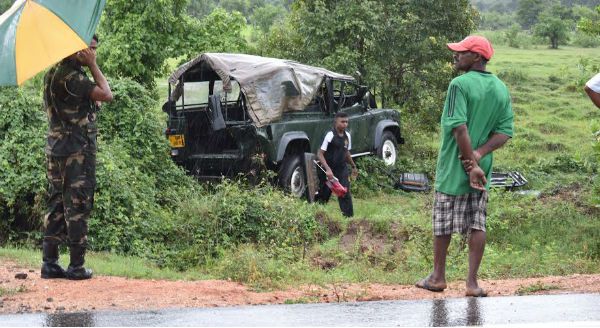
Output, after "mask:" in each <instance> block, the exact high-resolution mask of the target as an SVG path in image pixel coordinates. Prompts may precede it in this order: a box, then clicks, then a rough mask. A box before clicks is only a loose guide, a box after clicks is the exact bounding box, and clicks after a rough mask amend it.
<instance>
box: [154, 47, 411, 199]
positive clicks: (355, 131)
mask: <svg viewBox="0 0 600 328" xmlns="http://www.w3.org/2000/svg"><path fill="white" fill-rule="evenodd" d="M163 110H164V111H165V112H167V113H168V126H167V129H166V130H165V134H166V135H167V138H168V139H169V142H170V144H171V156H172V158H173V160H174V161H175V162H177V163H179V164H181V165H182V166H184V167H185V168H186V169H187V170H188V172H190V173H191V174H194V175H196V176H198V177H203V178H209V177H221V176H231V175H235V174H237V173H240V172H241V173H245V174H256V172H257V171H258V170H259V169H260V168H267V169H270V170H273V171H275V172H277V173H278V182H279V184H280V185H281V186H282V187H284V188H285V189H286V190H288V191H290V192H291V193H292V194H294V195H297V196H302V195H304V194H305V193H306V190H307V177H306V176H307V175H306V172H307V169H306V166H305V163H304V162H305V160H304V158H305V153H312V154H315V153H316V152H317V150H318V149H319V147H320V145H321V142H322V141H323V138H324V137H325V134H326V133H327V132H328V131H330V130H331V129H332V123H333V117H334V115H335V113H336V112H338V111H342V112H346V113H348V115H349V128H348V130H349V132H350V134H351V137H352V149H350V152H351V154H352V156H353V157H358V156H364V155H370V154H377V155H378V156H380V157H381V158H382V159H383V160H384V161H385V163H386V164H388V165H393V164H394V163H395V162H396V156H397V144H398V143H403V138H402V134H401V131H400V113H399V112H398V111H396V110H392V109H376V103H375V101H374V98H373V96H372V95H371V93H370V92H369V91H368V89H367V87H365V86H361V85H359V84H358V83H357V82H356V80H355V79H354V78H353V77H351V76H347V75H342V74H338V73H334V72H331V71H328V70H326V69H323V68H319V67H312V66H308V65H303V64H300V63H297V62H294V61H289V60H282V59H274V58H265V57H258V56H250V55H242V54H221V53H205V54H202V55H200V56H199V57H197V58H196V59H193V60H191V61H189V62H188V63H186V64H184V65H182V66H180V67H179V68H178V69H177V70H176V71H175V72H174V73H173V74H172V75H171V76H170V78H169V98H168V101H167V102H166V103H165V105H164V106H163Z"/></svg>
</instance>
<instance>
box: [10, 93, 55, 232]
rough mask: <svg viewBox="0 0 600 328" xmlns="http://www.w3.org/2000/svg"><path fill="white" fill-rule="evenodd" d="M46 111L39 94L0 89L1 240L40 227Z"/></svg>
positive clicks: (44, 180)
mask: <svg viewBox="0 0 600 328" xmlns="http://www.w3.org/2000/svg"><path fill="white" fill-rule="evenodd" d="M44 116H45V114H44V112H43V111H42V106H41V99H40V97H39V95H37V94H35V93H33V92H31V91H29V90H27V89H20V88H13V87H9V88H0V140H1V141H0V243H3V242H5V241H7V240H8V239H14V238H16V237H19V235H20V237H27V236H28V233H29V232H32V231H35V230H36V229H37V228H39V227H40V226H41V225H40V220H39V218H40V217H41V213H42V210H41V204H40V200H41V198H42V195H43V193H44V191H45V182H46V178H45V163H46V160H45V155H44V146H45V140H44V135H45V130H46V129H47V125H46V123H45V117H44Z"/></svg>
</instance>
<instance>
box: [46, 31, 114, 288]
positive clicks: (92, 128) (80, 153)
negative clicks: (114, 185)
mask: <svg viewBox="0 0 600 328" xmlns="http://www.w3.org/2000/svg"><path fill="white" fill-rule="evenodd" d="M97 44H98V38H97V37H96V36H94V39H93V40H92V42H91V44H90V47H89V48H88V49H85V50H82V51H79V52H77V53H75V54H73V55H71V56H69V57H67V58H65V59H63V60H62V61H61V62H60V63H59V64H57V65H56V66H54V67H53V68H51V69H50V70H49V71H48V73H47V74H46V76H45V77H44V105H45V108H46V112H47V115H48V122H49V129H48V143H47V146H46V155H47V166H48V182H49V190H48V193H49V198H48V212H47V213H46V215H45V217H44V228H45V233H44V241H43V265H42V270H41V275H42V278H45V279H49V278H67V279H75V280H79V279H89V278H91V277H92V271H91V270H89V269H85V268H84V267H83V264H84V260H85V250H86V247H87V231H88V225H87V221H88V218H89V216H90V212H91V210H92V206H93V204H94V189H95V187H96V150H97V148H96V134H97V129H96V112H97V109H98V106H97V103H99V102H102V101H111V100H112V92H111V90H110V86H109V85H108V82H107V81H106V78H105V77H104V75H103V74H102V72H101V71H100V69H99V68H98V65H97V64H96V47H97ZM82 66H87V67H88V68H89V69H90V72H91V73H92V76H93V78H94V81H95V82H92V81H91V80H90V79H89V78H88V77H87V75H86V73H85V72H84V71H83V69H82ZM63 242H67V243H68V246H69V251H70V255H71V262H70V264H69V267H68V268H67V270H66V271H65V270H64V269H63V268H61V267H60V265H58V254H59V253H58V247H59V245H60V244H61V243H63Z"/></svg>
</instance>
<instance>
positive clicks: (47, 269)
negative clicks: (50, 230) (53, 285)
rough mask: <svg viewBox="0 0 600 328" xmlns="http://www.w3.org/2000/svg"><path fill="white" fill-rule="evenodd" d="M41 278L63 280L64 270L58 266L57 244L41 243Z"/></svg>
mask: <svg viewBox="0 0 600 328" xmlns="http://www.w3.org/2000/svg"><path fill="white" fill-rule="evenodd" d="M42 260H43V261H44V263H43V264H42V278H43V279H54V278H64V277H65V270H64V269H63V268H62V267H61V266H60V265H58V243H56V242H49V241H44V242H43V243H42Z"/></svg>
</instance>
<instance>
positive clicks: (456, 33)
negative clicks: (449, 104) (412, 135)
mask: <svg viewBox="0 0 600 328" xmlns="http://www.w3.org/2000/svg"><path fill="white" fill-rule="evenodd" d="M431 12H438V13H443V15H434V16H432V15H431ZM473 28H474V12H473V9H472V7H471V6H470V5H469V3H468V1H416V0H406V1H401V2H397V1H357V0H343V1H329V0H306V1H299V2H297V3H295V5H294V7H293V9H292V12H291V13H290V16H288V18H287V21H286V22H285V23H284V24H281V25H280V26H274V27H273V28H272V29H271V30H270V32H269V34H268V35H267V37H266V38H265V39H264V40H262V41H261V42H260V43H259V46H258V49H260V50H259V52H260V53H261V54H263V55H268V56H273V57H281V58H289V59H294V60H297V61H300V62H304V63H308V64H313V65H317V66H324V67H326V68H329V69H332V70H334V71H339V72H341V73H346V74H351V75H360V77H361V80H362V83H365V84H367V85H369V86H371V87H372V88H374V89H375V93H376V94H377V95H378V96H379V97H380V98H381V101H382V105H383V106H384V107H385V106H389V105H403V107H404V108H406V109H407V111H408V112H412V113H415V114H416V113H419V114H424V116H427V117H429V115H430V114H431V115H438V114H439V113H438V111H439V108H441V101H440V97H439V95H440V93H443V92H444V91H445V89H446V87H447V83H448V80H449V79H450V77H451V76H452V70H451V68H450V66H449V65H448V61H449V59H450V55H451V54H450V52H449V51H448V50H447V49H446V46H445V43H446V42H447V41H449V40H453V41H455V40H460V39H462V38H464V37H465V36H466V35H468V34H469V33H470V32H471V31H472V30H473ZM357 72H358V73H357Z"/></svg>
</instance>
